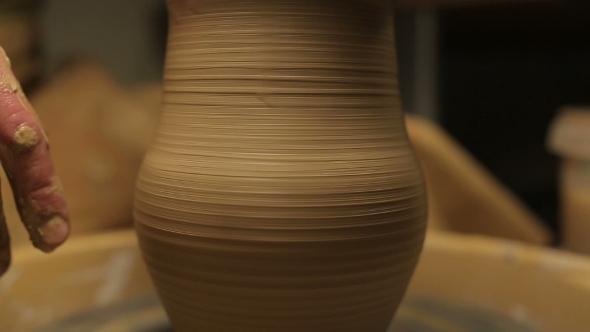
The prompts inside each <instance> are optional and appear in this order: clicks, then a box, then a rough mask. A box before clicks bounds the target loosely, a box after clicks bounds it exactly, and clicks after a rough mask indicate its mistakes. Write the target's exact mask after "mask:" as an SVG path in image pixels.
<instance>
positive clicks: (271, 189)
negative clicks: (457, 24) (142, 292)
mask: <svg viewBox="0 0 590 332" xmlns="http://www.w3.org/2000/svg"><path fill="white" fill-rule="evenodd" d="M391 6H392V3H391V2H390V1H368V0H339V1H335V0H334V1H332V0H194V1H191V0H185V1H181V0H168V9H169V15H170V20H169V22H170V23H169V24H170V28H169V37H168V46H167V55H166V63H165V71H164V72H165V74H164V94H163V106H162V107H163V109H162V115H161V119H160V124H159V128H158V131H157V134H156V137H155V140H154V142H153V145H152V146H151V148H150V149H149V151H148V152H147V153H146V156H145V159H144V161H143V165H142V168H141V171H140V173H139V176H138V180H137V188H136V195H135V197H136V198H135V207H134V209H135V210H134V217H135V227H136V231H137V234H138V238H139V244H140V247H141V251H142V253H143V257H144V260H145V262H146V265H147V266H148V270H149V272H150V275H151V277H152V279H153V281H154V284H155V287H156V289H157V292H158V294H159V296H160V299H161V300H162V303H163V305H164V308H165V309H166V312H167V314H168V317H169V318H170V321H171V323H172V325H173V326H174V328H175V330H176V331H199V332H226V331H228V332H229V331H231V332H236V331H240V332H248V331H256V332H265V331H268V332H271V331H272V332H276V331H301V332H304V331H305V332H314V331H317V332H320V331H321V332H325V331H355V332H358V331H363V332H383V331H385V330H386V329H387V327H388V325H389V324H390V322H391V319H392V317H393V315H394V313H395V310H396V308H397V306H398V305H399V302H400V301H401V299H402V297H403V295H404V293H405V290H406V287H407V285H408V282H409V280H410V278H411V275H412V273H413V271H414V268H415V266H416V263H417V261H418V257H419V255H420V252H421V250H422V245H423V240H424V234H425V228H426V214H427V212H426V196H425V188H424V183H423V178H422V174H421V172H420V169H419V166H418V163H417V160H416V157H415V154H414V151H413V150H412V148H411V146H410V142H409V140H408V137H407V134H406V129H405V125H404V121H403V113H402V110H401V102H400V95H399V88H398V80H397V63H396V54H395V46H394V44H395V43H394V28H393V15H392V14H393V9H392V8H391Z"/></svg>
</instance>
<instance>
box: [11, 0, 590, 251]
mask: <svg viewBox="0 0 590 332" xmlns="http://www.w3.org/2000/svg"><path fill="white" fill-rule="evenodd" d="M398 4H399V8H398V10H397V12H396V28H397V35H398V39H397V44H398V56H399V72H400V80H401V89H402V94H403V103H404V107H405V109H406V111H407V112H408V114H411V115H416V116H419V117H420V118H423V119H426V120H428V121H430V122H431V123H433V124H435V125H436V126H438V128H439V129H440V130H443V131H444V132H445V135H448V137H451V138H452V139H453V140H454V143H456V144H457V146H460V148H461V149H462V152H464V153H465V154H466V155H468V156H469V157H470V158H473V159H474V160H475V162H476V163H477V164H478V167H481V168H482V169H484V170H485V172H489V174H488V175H489V176H491V177H492V178H493V179H494V181H497V182H498V183H499V185H500V186H503V187H504V189H506V190H507V191H509V192H510V194H509V195H514V196H515V200H516V201H518V203H519V204H521V205H522V208H523V209H526V210H528V211H530V212H531V213H532V214H534V218H536V219H537V220H538V221H539V222H540V223H541V224H542V226H541V227H546V229H547V230H549V231H550V232H551V233H552V235H554V236H555V237H554V240H551V241H553V242H554V244H558V243H559V241H560V239H561V236H560V232H562V227H561V226H560V225H561V224H562V223H560V222H559V221H560V218H562V215H563V213H562V209H561V208H560V205H561V204H560V189H559V188H560V174H561V173H562V172H560V165H561V160H562V158H561V156H559V153H557V152H554V151H551V149H549V148H548V144H547V142H548V139H549V138H548V137H549V136H550V129H551V126H552V123H553V121H554V120H555V118H556V116H557V115H558V114H560V110H563V109H568V108H572V107H577V109H583V108H584V107H585V106H586V105H590V61H589V60H588V59H590V3H588V2H584V1H551V0H544V1H543V0H539V1H530V0H529V1H519V0H513V1H499V0H496V1H494V0H488V1H460V0H456V1H451V0H449V1H435V4H431V3H430V2H429V1H426V0H425V1H419V0H402V1H398ZM2 6H3V7H2ZM1 8H4V9H3V11H4V13H5V14H4V15H3V17H4V20H5V22H9V21H10V16H11V15H12V16H14V17H26V19H27V20H28V21H27V22H29V21H30V22H34V24H30V25H27V26H28V27H29V30H27V31H28V32H27V31H25V32H20V34H19V33H17V30H18V29H19V27H20V29H21V30H22V26H23V24H21V25H20V26H19V25H18V24H12V25H11V24H6V23H5V24H4V27H2V25H1V23H0V38H4V40H1V39H0V44H1V43H5V44H6V45H4V46H5V48H6V47H7V45H9V44H10V45H9V46H10V47H12V48H15V49H17V50H15V51H13V52H12V53H15V54H20V58H21V59H25V58H26V59H29V60H30V61H29V63H28V64H22V66H21V67H22V68H23V69H20V67H19V68H15V71H17V69H18V70H19V71H20V72H21V74H20V76H21V77H22V80H23V81H25V83H26V84H25V88H28V89H30V93H31V94H32V93H35V92H36V91H38V90H39V89H41V87H42V86H44V84H46V82H49V81H51V80H52V79H53V78H54V77H55V76H56V75H57V73H59V72H60V69H63V68H67V67H68V66H72V63H76V64H77V65H78V66H80V63H85V62H86V63H87V64H89V63H92V66H89V67H92V68H94V69H95V70H96V71H97V72H98V71H100V72H101V74H100V75H104V77H103V78H106V77H108V79H109V80H111V81H112V82H110V83H109V84H112V85H113V87H114V90H117V89H119V88H117V87H119V86H120V87H125V88H129V89H132V90H133V89H135V90H133V91H134V92H133V93H138V92H137V87H148V86H149V87H151V89H152V90H150V91H151V92H145V91H147V90H145V91H144V93H143V94H141V95H142V96H144V97H145V98H147V99H146V100H151V101H153V103H152V104H151V105H152V110H153V112H156V113H157V110H155V109H157V102H158V99H157V94H158V93H159V92H158V91H157V90H158V86H159V85H158V84H159V80H160V79H161V77H162V63H163V59H164V49H165V42H166V27H167V21H166V20H167V17H166V8H165V4H164V1H162V0H100V1H98V0H96V1H76V0H44V1H30V0H4V5H0V10H1ZM7 13H9V14H10V13H11V15H9V14H7ZM23 13H25V14H23ZM0 22H1V21H0ZM10 29H12V31H13V32H12V33H11V32H10ZM2 36H4V37H2ZM17 37H18V38H20V39H25V38H29V39H30V40H31V42H30V43H28V44H26V45H25V44H24V43H23V42H20V43H19V42H17V41H16V40H17V39H18V38H17ZM13 44H18V45H13ZM11 45H12V46H11ZM18 47H20V48H21V49H20V50H18ZM8 51H9V53H11V52H10V50H8ZM18 52H20V53H18ZM26 52H28V53H26ZM25 53H26V54H27V55H26V57H25V56H23V55H22V54H25ZM81 59H84V60H81ZM13 62H14V61H13ZM17 62H18V61H17ZM27 65H28V66H27ZM17 74H19V73H17ZM95 74H96V73H95ZM88 75H91V74H88ZM97 75H98V74H97ZM81 77H82V76H81ZM80 79H81V80H82V81H87V82H90V80H84V79H82V78H80ZM90 85H92V84H90ZM146 89H147V88H146ZM119 90H120V89H119ZM64 93H65V92H64ZM70 93H71V92H70ZM149 94H151V96H152V97H153V98H152V99H149V97H146V96H147V95H149ZM54 95H55V94H54ZM130 96H131V95H127V97H129V98H130V99H129V100H128V103H127V104H129V101H130V100H135V101H137V100H139V99H138V98H137V95H134V96H135V97H130ZM144 105H145V104H144ZM40 107H41V108H43V107H42V106H40ZM40 112H41V113H43V112H42V111H40ZM136 113H137V112H136ZM52 116H53V115H52ZM131 118H133V117H130V119H131ZM133 119H135V120H133V121H135V122H137V117H135V118H133ZM48 121H51V120H48ZM130 121H132V120H130ZM142 121H144V122H145V121H147V120H142ZM148 122H149V121H148ZM150 125H153V124H145V126H146V128H148V127H149V126H150ZM149 128H151V127H149ZM149 128H148V129H145V130H149ZM138 130H140V129H138ZM131 136H133V135H131ZM140 136H141V135H140ZM148 136H149V135H148ZM142 137H147V136H146V135H143V136H142ZM578 159H579V158H578ZM135 162H136V161H135ZM136 163H137V162H136ZM93 164H96V162H93ZM105 167H106V166H105ZM58 168H59V167H58ZM103 168H104V167H103ZM95 171H96V170H95ZM97 172H98V171H97ZM103 172H104V170H103ZM132 173H133V172H132V171H129V172H128V173H127V174H128V175H129V174H132ZM66 189H67V186H66ZM588 250H590V249H588Z"/></svg>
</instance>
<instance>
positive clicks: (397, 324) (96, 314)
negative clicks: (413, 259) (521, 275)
mask: <svg viewBox="0 0 590 332" xmlns="http://www.w3.org/2000/svg"><path fill="white" fill-rule="evenodd" d="M449 330H453V331H480V332H496V331H503V332H533V331H536V330H535V329H533V328H531V327H529V326H526V325H523V324H522V323H519V322H516V321H514V320H512V319H511V318H509V317H505V316H502V315H498V314H495V313H493V312H490V311H488V310H486V309H484V308H478V307H474V306H471V305H462V304H457V303H452V302H448V301H444V300H437V299H433V298H428V297H420V296H415V295H408V296H406V298H405V299H404V301H403V302H402V303H401V305H400V307H399V309H398V312H397V315H396V317H395V319H394V321H393V323H392V325H391V326H390V327H389V329H388V330H387V332H439V331H449ZM74 331H88V332H93V331H102V332H104V331H108V332H173V331H174V329H173V328H172V327H171V325H170V323H169V321H168V319H167V317H166V313H165V311H164V309H163V308H162V306H161V304H160V301H159V299H158V297H157V296H156V295H155V294H150V295H147V296H144V297H140V298H137V299H134V300H131V301H128V302H124V303H121V304H117V305H113V306H108V307H105V308H100V309H95V310H91V311H88V312H84V313H81V314H78V315H76V316H73V317H69V318H67V319H65V320H62V321H59V322H56V323H54V324H51V325H49V326H47V327H45V328H42V329H40V330H39V331H38V332H74Z"/></svg>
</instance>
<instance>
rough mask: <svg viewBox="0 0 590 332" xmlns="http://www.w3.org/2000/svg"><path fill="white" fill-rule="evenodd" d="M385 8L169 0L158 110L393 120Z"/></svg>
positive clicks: (302, 1) (275, 0)
mask: <svg viewBox="0 0 590 332" xmlns="http://www.w3.org/2000/svg"><path fill="white" fill-rule="evenodd" d="M390 3H391V2H389V1H384V2H382V3H378V2H377V1H364V0H339V1H332V0H296V1H295V0H251V1H244V0H225V1H219V0H198V1H194V2H191V1H180V0H169V1H168V5H169V8H170V16H171V19H170V32H169V39H168V50H167V56H166V69H165V95H164V102H165V103H164V112H167V111H172V110H176V111H178V110H180V109H181V108H182V107H183V106H184V107H189V106H188V105H191V107H192V109H193V110H194V109H195V108H197V109H198V107H200V106H203V107H224V108H226V109H227V108H232V107H235V109H236V110H237V109H238V108H239V109H250V110H251V109H254V108H256V109H261V108H267V109H268V110H269V111H270V110H271V109H272V110H273V111H276V112H281V114H283V115H284V114H287V113H289V112H294V114H296V113H298V112H300V111H310V110H315V109H318V110H321V112H330V110H332V111H339V112H346V111H348V110H350V111H351V112H353V113H354V111H355V110H358V109H363V110H364V111H365V112H373V114H374V115H375V116H388V117H391V118H392V119H393V121H397V122H400V121H402V117H401V114H402V112H401V102H400V96H399V88H398V80H397V65H396V54H395V47H394V29H393V15H392V13H393V11H392V9H391V8H390V7H389V6H390ZM321 112H319V113H318V114H321Z"/></svg>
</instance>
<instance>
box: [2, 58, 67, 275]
mask: <svg viewBox="0 0 590 332" xmlns="http://www.w3.org/2000/svg"><path fill="white" fill-rule="evenodd" d="M0 160H1V162H2V166H3V167H4V171H5V172H6V175H7V177H8V179H9V181H10V185H11V187H12V190H13V192H14V199H15V201H16V205H17V207H18V210H19V214H20V216H21V219H22V221H23V223H24V225H25V227H26V228H27V230H28V232H29V236H30V238H31V241H32V242H33V245H34V246H35V247H37V248H39V249H40V250H42V251H44V252H51V251H53V250H54V249H55V248H56V247H58V246H59V245H60V244H62V243H63V242H64V241H65V240H66V239H67V237H68V235H69V232H70V226H69V213H68V209H67V206H66V202H65V199H64V196H63V194H62V190H61V187H60V183H59V179H58V178H57V177H56V175H55V171H54V168H53V163H52V161H51V157H50V154H49V146H48V144H47V138H46V136H45V133H44V131H43V128H41V124H40V122H39V119H38V118H37V115H36V114H35V111H34V110H33V108H32V106H31V104H29V101H28V100H27V97H26V96H25V95H24V93H23V92H22V89H21V87H20V84H19V82H18V81H17V80H16V78H15V77H14V74H13V73H12V70H11V69H10V60H9V59H8V57H6V54H5V53H4V50H2V48H1V47H0ZM9 264H10V237H9V235H8V228H7V226H6V220H5V218H4V213H3V212H2V205H1V201H0V275H2V274H3V273H4V272H6V270H7V269H8V266H9Z"/></svg>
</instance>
